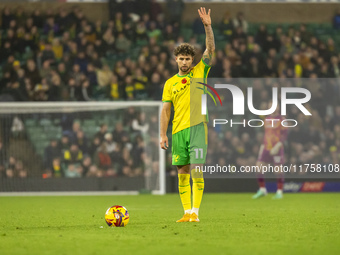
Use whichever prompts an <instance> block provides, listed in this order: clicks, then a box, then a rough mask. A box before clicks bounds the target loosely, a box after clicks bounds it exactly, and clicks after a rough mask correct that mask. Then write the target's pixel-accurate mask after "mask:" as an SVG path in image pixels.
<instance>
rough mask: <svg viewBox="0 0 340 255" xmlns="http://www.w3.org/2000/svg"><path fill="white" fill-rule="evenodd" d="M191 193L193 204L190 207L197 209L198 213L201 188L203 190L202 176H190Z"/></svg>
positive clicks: (201, 195) (201, 194)
mask: <svg viewBox="0 0 340 255" xmlns="http://www.w3.org/2000/svg"><path fill="white" fill-rule="evenodd" d="M192 183H193V184H192V193H193V200H194V201H193V206H192V208H193V209H195V210H194V212H195V211H196V209H197V213H196V214H197V215H198V208H200V205H201V201H202V197H203V190H204V179H203V178H192Z"/></svg>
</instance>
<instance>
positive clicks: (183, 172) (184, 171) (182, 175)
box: [177, 165, 191, 222]
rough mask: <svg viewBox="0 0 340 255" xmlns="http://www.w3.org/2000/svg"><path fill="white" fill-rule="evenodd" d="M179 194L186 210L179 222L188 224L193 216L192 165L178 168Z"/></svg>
mask: <svg viewBox="0 0 340 255" xmlns="http://www.w3.org/2000/svg"><path fill="white" fill-rule="evenodd" d="M177 170H178V192H179V196H180V198H181V202H182V205H183V209H184V216H183V217H182V218H181V219H179V220H178V221H177V222H188V221H189V220H190V215H191V186H190V165H183V166H177Z"/></svg>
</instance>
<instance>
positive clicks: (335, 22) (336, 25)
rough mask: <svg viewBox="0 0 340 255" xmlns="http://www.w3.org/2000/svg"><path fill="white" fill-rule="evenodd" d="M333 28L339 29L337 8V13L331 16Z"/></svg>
mask: <svg viewBox="0 0 340 255" xmlns="http://www.w3.org/2000/svg"><path fill="white" fill-rule="evenodd" d="M333 28H334V29H338V30H339V29H340V10H337V13H336V14H335V15H334V17H333Z"/></svg>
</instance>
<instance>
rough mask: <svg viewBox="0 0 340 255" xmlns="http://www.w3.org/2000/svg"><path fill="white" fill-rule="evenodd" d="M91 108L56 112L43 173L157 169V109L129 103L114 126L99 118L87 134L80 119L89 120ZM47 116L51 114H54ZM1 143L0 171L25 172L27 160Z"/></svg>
mask: <svg viewBox="0 0 340 255" xmlns="http://www.w3.org/2000/svg"><path fill="white" fill-rule="evenodd" d="M156 113H157V109H156ZM93 114H98V113H91V112H89V113H87V114H84V113H77V114H75V113H71V114H63V115H62V116H61V123H60V126H61V127H62V134H61V138H60V139H52V140H50V143H49V144H48V146H47V147H45V149H44V152H43V157H42V161H43V162H42V168H43V172H42V173H41V175H42V177H43V178H51V177H55V178H58V177H66V178H73V177H116V176H128V177H137V176H151V175H154V174H156V175H157V174H158V171H159V161H158V160H159V156H158V135H157V134H158V128H157V127H158V117H157V115H156V114H148V116H146V113H145V112H140V111H139V109H137V108H134V107H129V108H127V109H125V110H121V111H118V112H117V114H116V116H115V118H116V119H117V121H116V124H115V125H114V126H113V127H112V126H109V125H108V124H107V123H105V122H103V123H102V124H100V126H95V125H94V126H93V127H92V128H95V130H98V131H97V132H96V133H95V134H93V135H87V134H86V133H87V132H84V128H83V127H82V125H81V123H82V122H84V121H85V122H86V120H91V119H89V118H91V117H92V118H93ZM102 114H105V113H102ZM75 115H77V116H75ZM103 116H104V115H103ZM50 117H51V119H52V120H53V119H54V118H56V117H57V116H53V115H51V116H50ZM38 140H39V139H38ZM35 142H41V141H35ZM2 145H3V144H2V143H1V142H0V176H1V177H7V178H12V177H21V178H24V177H27V175H28V172H29V170H30V169H29V168H30V167H31V166H30V164H31V165H32V162H26V164H23V162H22V161H21V160H20V159H16V158H15V157H14V156H13V155H11V153H9V152H7V153H6V151H5V149H4V148H3V146H2ZM24 165H25V166H24Z"/></svg>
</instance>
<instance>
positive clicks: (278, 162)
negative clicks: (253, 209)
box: [273, 147, 284, 199]
mask: <svg viewBox="0 0 340 255" xmlns="http://www.w3.org/2000/svg"><path fill="white" fill-rule="evenodd" d="M273 161H274V164H275V166H278V167H280V169H282V166H283V164H284V149H283V147H282V148H281V149H280V151H279V153H278V154H277V155H275V156H273ZM276 184H277V189H276V193H275V195H274V196H273V199H282V198H283V184H284V173H283V171H280V172H279V173H278V174H277V182H276Z"/></svg>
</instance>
